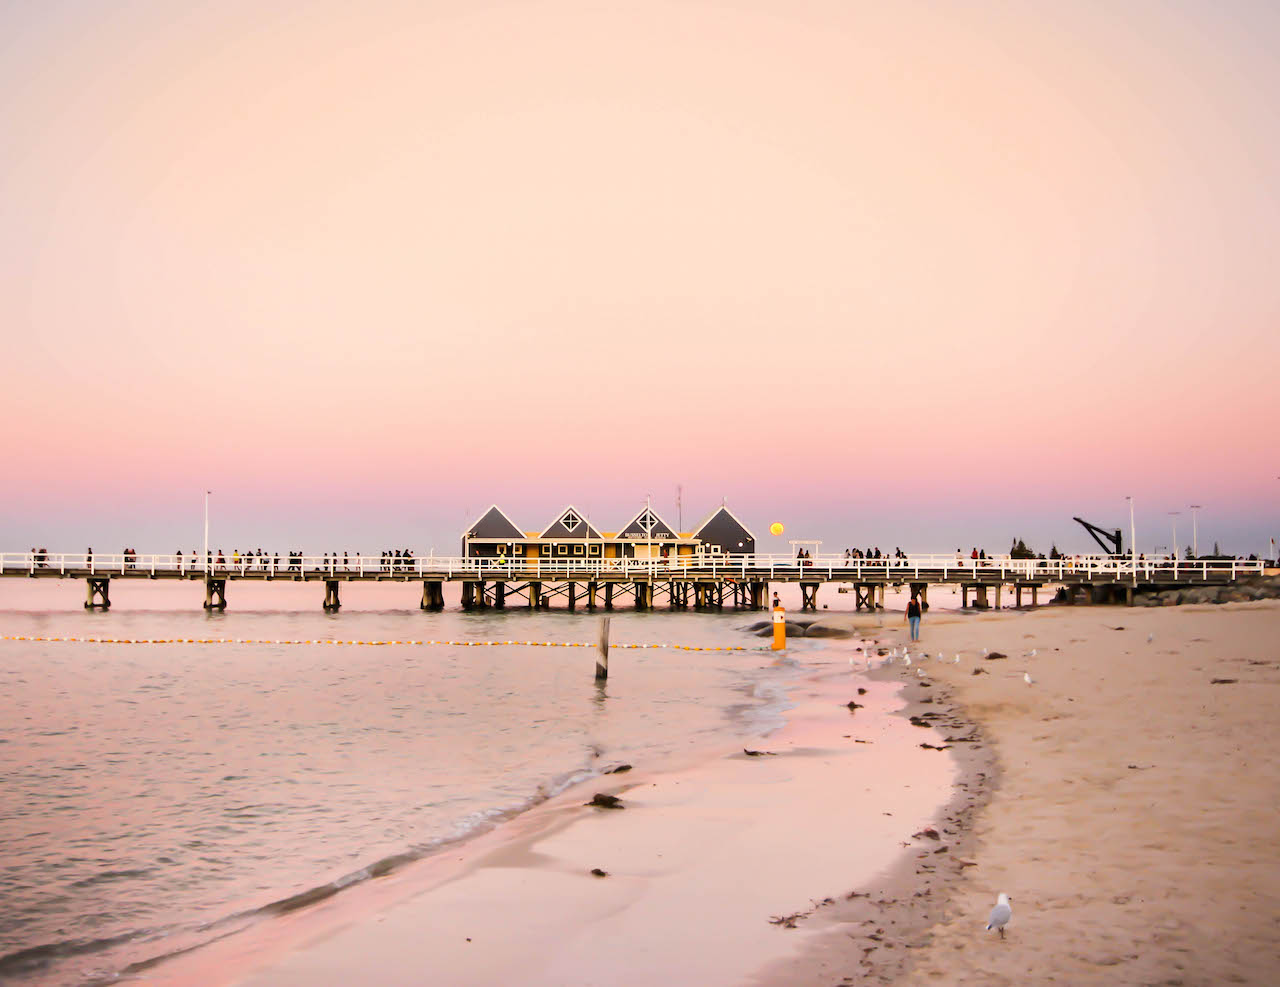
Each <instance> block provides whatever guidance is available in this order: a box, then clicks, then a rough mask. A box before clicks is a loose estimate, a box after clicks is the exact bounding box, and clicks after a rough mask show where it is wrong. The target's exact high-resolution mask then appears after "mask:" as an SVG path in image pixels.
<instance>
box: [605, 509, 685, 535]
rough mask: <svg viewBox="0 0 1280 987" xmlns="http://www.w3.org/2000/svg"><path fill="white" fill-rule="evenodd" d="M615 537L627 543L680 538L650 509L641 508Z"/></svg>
mask: <svg viewBox="0 0 1280 987" xmlns="http://www.w3.org/2000/svg"><path fill="white" fill-rule="evenodd" d="M646 515H648V517H646ZM615 537H617V538H624V539H626V540H627V541H643V540H644V539H645V538H661V539H663V540H664V541H666V540H667V539H678V538H679V537H680V536H679V535H678V534H677V533H676V531H675V529H674V528H672V527H671V525H669V524H667V522H666V521H664V520H662V518H661V517H659V516H658V512H657V511H655V510H654V509H653V508H652V507H642V508H640V510H639V512H638V513H637V514H636V516H635V517H633V518H632V519H631V520H630V521H628V522H627V523H626V524H625V525H623V526H622V527H621V528H620V529H619V530H618V534H617V535H616V536H615Z"/></svg>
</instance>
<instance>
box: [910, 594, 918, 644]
mask: <svg viewBox="0 0 1280 987" xmlns="http://www.w3.org/2000/svg"><path fill="white" fill-rule="evenodd" d="M921 612H922V611H921V607H920V599H919V597H915V596H913V597H912V598H911V600H910V601H909V602H908V603H907V623H908V624H909V625H910V626H911V640H913V641H919V640H920V614H921Z"/></svg>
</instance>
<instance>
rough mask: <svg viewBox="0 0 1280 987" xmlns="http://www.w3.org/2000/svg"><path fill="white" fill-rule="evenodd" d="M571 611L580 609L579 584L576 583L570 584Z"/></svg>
mask: <svg viewBox="0 0 1280 987" xmlns="http://www.w3.org/2000/svg"><path fill="white" fill-rule="evenodd" d="M569 609H570V610H577V609H578V584H577V583H574V582H570V583H569Z"/></svg>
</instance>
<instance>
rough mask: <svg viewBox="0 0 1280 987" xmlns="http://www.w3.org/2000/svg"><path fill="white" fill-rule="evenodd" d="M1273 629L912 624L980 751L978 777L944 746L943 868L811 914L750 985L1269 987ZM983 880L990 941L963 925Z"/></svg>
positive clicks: (1046, 615)
mask: <svg viewBox="0 0 1280 987" xmlns="http://www.w3.org/2000/svg"><path fill="white" fill-rule="evenodd" d="M1277 630H1280V606H1277V604H1276V603H1275V602H1260V603H1250V604H1230V605H1226V606H1217V607H1161V608H1152V609H1128V608H1121V607H1063V608H1047V609H1044V610H1041V611H1037V612H1034V613H1027V614H1020V613H1012V614H1010V613H1004V614H986V615H980V616H966V617H961V618H956V617H944V618H941V619H938V620H934V621H932V622H930V621H929V620H928V619H927V618H926V626H925V629H924V634H923V640H922V641H921V647H922V648H923V650H925V651H927V652H929V653H930V654H931V655H936V654H938V653H939V652H940V653H942V654H943V655H945V656H946V658H947V659H948V661H944V662H935V661H932V660H931V661H926V662H924V668H925V669H926V675H927V677H928V679H929V680H930V681H932V682H934V683H935V685H934V686H933V687H932V688H931V689H928V690H919V691H927V692H931V693H933V698H934V700H935V705H933V706H932V707H928V708H934V709H937V708H939V706H938V705H937V704H938V703H943V704H944V705H943V706H942V708H944V709H948V708H949V709H952V710H954V711H955V714H956V715H959V716H961V717H963V718H965V719H967V720H970V721H971V722H973V723H974V724H975V726H976V728H977V731H978V736H980V737H981V738H983V739H985V741H986V742H987V744H988V745H989V749H990V752H991V753H992V754H993V755H994V761H995V765H994V771H993V773H992V775H991V776H990V777H989V778H988V779H985V780H984V779H981V778H978V777H977V776H976V775H975V772H980V771H982V770H984V768H983V763H982V762H983V759H982V755H981V752H979V751H972V748H973V747H976V746H979V745H968V746H966V745H959V746H958V747H957V748H954V749H953V750H960V751H972V753H964V754H962V757H963V762H962V763H966V764H967V765H968V772H967V775H966V781H968V782H969V783H970V784H972V785H974V786H975V787H976V789H977V794H976V795H975V797H974V798H973V800H972V802H973V803H974V804H975V805H977V806H978V808H977V809H976V810H970V809H966V808H965V806H964V802H965V800H964V799H960V800H959V801H958V803H957V804H954V805H953V806H952V807H951V809H952V815H951V818H950V819H948V820H947V821H946V825H944V827H943V832H942V833H941V834H940V835H941V836H942V837H943V838H942V840H941V841H940V842H941V843H944V844H949V846H950V853H949V854H948V855H947V856H949V857H950V858H951V860H952V864H951V866H950V867H949V869H944V868H937V869H936V871H934V872H932V873H931V872H930V870H928V869H926V868H930V866H931V865H930V863H928V861H929V857H928V856H927V855H925V854H924V853H923V852H922V853H919V854H917V855H916V859H915V862H914V864H908V865H907V867H906V868H900V869H899V871H898V872H896V873H894V874H891V875H886V881H885V882H882V883H878V884H873V885H871V886H869V888H868V890H870V891H871V892H872V899H873V900H875V899H882V900H886V906H885V907H883V908H882V909H880V911H879V912H878V913H876V914H871V915H868V914H866V908H865V907H859V908H856V909H855V908H849V907H848V906H847V905H843V906H842V905H837V906H834V907H832V908H831V909H829V911H830V914H829V915H821V914H819V915H817V916H815V920H816V921H818V922H823V923H826V924H827V926H828V928H827V931H826V934H825V936H823V937H822V938H821V941H820V944H818V945H815V946H811V947H810V948H809V950H808V952H807V953H806V955H805V956H804V957H803V959H802V960H801V961H800V962H798V963H795V964H791V965H787V966H783V967H778V968H775V969H774V970H772V971H770V976H769V977H767V978H766V979H767V981H768V982H770V983H776V984H782V983H841V982H863V981H866V980H870V981H871V982H886V983H888V982H892V983H912V984H917V983H919V984H923V983H935V984H965V983H975V984H976V983H981V984H1014V983H1028V982H1030V983H1069V984H1083V983H1097V984H1139V983H1141V984H1154V983H1162V984H1221V983H1250V984H1265V983H1274V982H1275V976H1276V973H1275V971H1276V970H1277V968H1280V946H1278V945H1277V943H1278V942H1280V937H1278V936H1277V933H1278V932H1280V928H1278V925H1280V871H1277V869H1276V867H1275V850H1274V846H1275V841H1276V838H1277V836H1280V823H1278V822H1277V820H1276V815H1275V805H1276V802H1277V798H1278V797H1280V767H1277V764H1276V762H1275V760H1274V758H1272V757H1271V756H1270V752H1269V740H1268V738H1270V737H1272V736H1274V732H1275V730H1274V722H1275V716H1276V713H1277V707H1278V698H1280V696H1278V690H1280V659H1278V656H1277V654H1276V644H1275V637H1276V632H1277ZM904 636H905V635H899V637H898V638H897V639H902V638H903V637H904ZM984 647H986V648H988V649H990V650H991V651H992V652H996V651H999V652H1002V653H1004V654H1006V655H1007V656H1008V657H1006V658H1003V659H996V660H986V659H984V658H983V657H982V648H984ZM1032 651H1034V652H1035V654H1034V656H1033V655H1032V654H1031V652H1032ZM956 653H960V654H961V661H960V662H959V663H958V664H956V663H954V661H953V660H952V659H953V658H954V655H955V654H956ZM918 666H919V663H917V667H918ZM910 671H911V672H914V669H912V670H910ZM892 674H894V675H895V676H899V677H905V676H906V675H908V674H909V671H908V670H907V669H905V668H903V667H902V666H901V665H895V666H894V670H893V672H892ZM1024 675H1030V677H1031V679H1032V682H1031V684H1028V683H1027V682H1026V681H1025V679H1024ZM919 691H917V693H916V695H918V694H919ZM983 788H985V789H986V791H985V792H983V791H981V789H983ZM988 800H989V801H988ZM948 830H950V832H948ZM957 858H959V860H960V861H961V863H960V864H959V865H957V864H956V863H955V861H956V859H957ZM970 864H971V866H970ZM907 868H910V870H912V871H914V874H913V875H912V874H904V873H903V871H904V870H906V869H907ZM890 877H892V878H893V881H889V880H888V878H890ZM913 880H914V887H913V886H912V881H913ZM882 884H883V885H884V886H882ZM904 887H905V888H909V889H911V890H910V892H909V895H908V896H904V895H903V894H902V891H903V889H904ZM1000 892H1005V893H1007V894H1008V895H1009V896H1010V898H1011V899H1012V902H1013V913H1014V918H1013V921H1012V923H1011V924H1010V926H1009V928H1008V932H1007V939H1006V940H1004V941H1001V940H1000V939H999V938H998V937H997V936H996V935H995V934H994V933H991V934H988V933H985V932H984V931H983V927H984V925H985V922H986V917H987V915H988V913H989V911H990V909H991V907H992V905H994V904H995V900H996V895H997V894H998V893H1000ZM915 895H919V896H920V897H915ZM873 926H874V928H873ZM879 929H885V930H886V931H885V932H884V933H880V935H879V938H878V939H877V938H874V937H875V936H876V935H877V930H879Z"/></svg>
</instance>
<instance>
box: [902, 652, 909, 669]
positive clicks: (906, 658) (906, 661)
mask: <svg viewBox="0 0 1280 987" xmlns="http://www.w3.org/2000/svg"><path fill="white" fill-rule="evenodd" d="M902 664H904V665H906V666H907V667H908V668H910V667H911V656H910V655H903V656H902Z"/></svg>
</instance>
